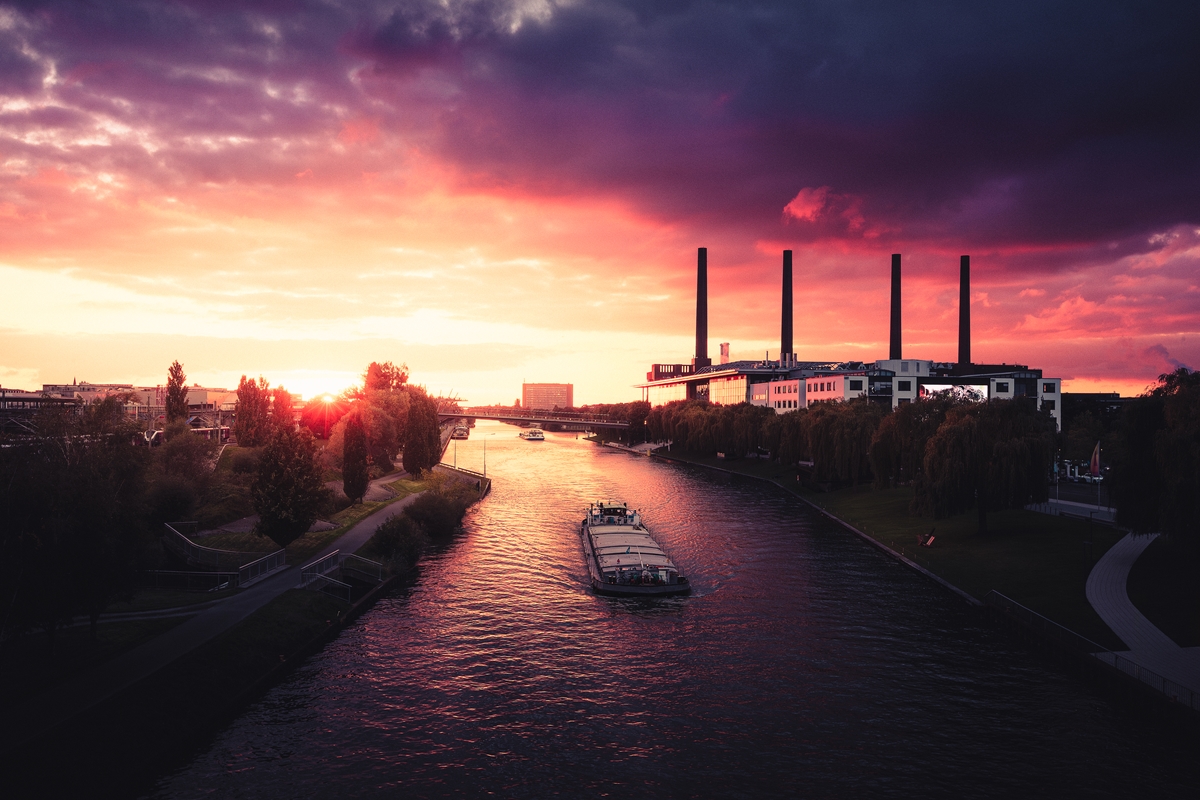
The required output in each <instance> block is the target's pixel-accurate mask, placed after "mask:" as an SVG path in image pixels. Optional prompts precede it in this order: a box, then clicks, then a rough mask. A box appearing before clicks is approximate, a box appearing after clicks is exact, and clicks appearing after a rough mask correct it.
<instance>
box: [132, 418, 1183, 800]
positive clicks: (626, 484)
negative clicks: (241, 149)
mask: <svg viewBox="0 0 1200 800" xmlns="http://www.w3.org/2000/svg"><path fill="white" fill-rule="evenodd" d="M516 433H517V430H516V429H515V428H513V427H511V426H507V425H503V424H500V423H486V422H481V423H479V425H478V426H477V427H476V428H475V429H474V430H473V431H472V433H471V438H470V440H468V441H465V442H457V443H456V450H455V449H452V450H451V451H448V452H447V460H451V459H453V458H456V459H457V461H458V464H459V465H460V466H464V467H469V468H472V469H476V470H479V469H481V468H482V467H483V459H484V452H483V451H484V448H485V447H486V459H487V472H488V474H489V475H490V476H492V477H494V479H495V487H494V491H493V492H492V494H491V495H490V496H489V497H488V498H486V499H485V500H484V501H483V502H482V503H480V504H479V505H477V506H476V507H475V508H473V509H472V511H471V512H470V513H469V515H468V518H467V520H466V525H465V532H464V533H463V534H462V535H461V536H459V537H458V538H457V539H456V540H455V541H454V543H453V544H451V545H450V546H448V547H446V548H444V549H442V550H440V551H438V552H435V553H432V554H430V555H429V556H428V557H427V558H426V560H425V561H424V562H423V563H422V566H421V569H420V573H419V577H418V578H417V580H416V581H415V583H414V584H413V585H412V586H410V587H408V588H406V589H404V590H401V591H398V592H397V593H395V594H394V595H393V596H390V597H387V598H385V599H383V600H381V601H380V602H379V603H378V604H377V605H375V606H374V607H373V608H372V609H371V610H370V611H368V612H367V613H365V614H364V615H363V616H362V617H360V618H359V619H358V620H357V621H356V622H355V623H354V624H352V625H350V626H349V627H347V629H346V630H345V631H344V632H343V633H342V634H341V635H340V636H339V637H338V638H337V639H336V640H335V641H334V642H332V643H330V644H329V645H328V646H326V647H325V648H324V649H323V650H322V651H321V652H320V653H319V654H317V655H315V656H313V657H312V658H310V659H308V660H307V661H306V662H305V663H304V664H303V665H302V666H300V667H299V668H298V669H297V670H296V671H295V672H294V673H292V674H291V675H290V676H289V677H288V678H287V679H286V680H285V681H284V682H282V683H281V684H280V685H278V686H276V687H275V688H273V689H272V690H271V691H270V692H268V693H267V694H266V695H265V696H264V697H263V698H262V699H260V700H259V701H257V702H255V703H254V704H252V705H251V706H250V707H248V708H247V709H246V710H245V712H244V713H243V714H241V716H240V717H238V719H236V720H235V721H234V722H232V723H231V724H230V725H229V726H227V727H226V728H225V729H224V730H222V731H220V732H219V733H218V734H216V735H215V737H214V738H213V740H212V741H211V742H210V743H209V744H208V745H207V746H206V747H205V748H204V749H202V750H201V751H198V752H196V753H195V754H194V758H193V759H192V760H191V762H190V763H188V764H187V765H186V766H184V767H182V768H181V769H179V770H177V771H176V772H174V773H172V774H170V775H167V776H163V777H162V778H161V779H160V781H159V782H158V784H157V786H156V788H155V790H154V792H153V794H152V796H153V797H160V798H193V797H195V798H199V797H214V796H217V797H239V798H259V797H261V798H275V797H305V798H308V797H378V796H411V797H431V796H462V795H468V796H475V795H484V794H494V795H497V796H504V797H541V796H553V795H561V796H578V795H584V796H603V795H616V796H633V797H643V796H652V795H656V796H733V797H738V796H741V797H754V796H761V795H764V794H766V795H772V796H777V795H802V796H817V797H867V796H871V797H893V796H894V797H909V796H914V795H921V796H925V797H959V796H964V795H965V796H969V797H1006V798H1007V797H1021V796H1026V797H1028V796H1074V795H1083V796H1122V797H1128V796H1143V797H1163V796H1189V795H1190V794H1191V793H1192V792H1193V791H1194V788H1193V787H1194V786H1195V785H1196V784H1197V780H1198V774H1200V773H1198V770H1197V767H1196V766H1195V764H1194V762H1195V753H1194V751H1193V748H1194V739H1193V740H1191V741H1190V742H1179V743H1176V740H1175V739H1174V738H1173V737H1172V736H1171V735H1169V734H1165V733H1160V732H1158V731H1157V729H1156V728H1155V727H1154V725H1153V724H1152V722H1150V721H1148V718H1147V717H1144V716H1140V715H1135V714H1131V713H1129V712H1128V711H1127V710H1126V709H1124V708H1123V707H1121V706H1119V705H1118V704H1115V703H1113V702H1110V701H1109V700H1108V699H1107V698H1106V697H1105V696H1103V695H1102V694H1100V693H1098V692H1097V691H1095V690H1093V689H1092V688H1090V687H1089V686H1087V685H1085V684H1083V683H1081V682H1080V681H1078V680H1077V679H1075V678H1073V677H1072V676H1070V675H1068V674H1065V673H1062V672H1059V671H1057V670H1056V669H1055V668H1054V667H1053V666H1052V665H1050V664H1049V663H1048V662H1046V661H1045V660H1044V659H1043V658H1041V657H1040V656H1038V655H1037V654H1035V653H1033V652H1031V651H1029V650H1028V649H1026V648H1025V647H1023V646H1022V645H1020V644H1019V643H1018V642H1016V641H1014V640H1013V639H1012V638H1011V636H1010V635H1009V634H1007V633H1005V632H1003V631H1000V630H997V629H995V628H993V627H992V626H990V625H988V624H987V623H986V621H985V620H984V619H983V618H982V617H981V615H979V613H978V612H976V611H974V610H972V609H970V608H968V607H967V606H965V604H963V603H962V602H961V601H960V600H958V599H956V598H954V597H953V596H952V595H950V594H949V593H948V592H946V591H945V590H943V589H941V588H939V587H937V586H935V585H933V584H932V583H931V582H929V581H928V580H927V579H925V578H923V577H920V576H918V575H916V574H914V573H912V572H910V571H909V570H907V569H906V568H905V567H903V566H901V565H899V564H897V563H896V562H894V561H892V560H891V559H888V558H886V557H884V556H882V555H881V554H879V553H878V552H876V551H875V550H873V549H872V548H870V547H868V546H866V545H865V544H863V543H862V542H860V541H858V540H857V539H855V538H854V537H852V536H850V535H849V534H847V533H846V532H844V531H843V530H841V529H839V528H837V527H836V526H834V525H832V524H830V523H829V522H827V521H825V520H823V519H821V518H819V517H817V516H815V515H814V514H812V513H811V512H809V511H808V510H807V509H806V508H805V507H803V506H802V504H800V503H799V502H798V501H796V500H795V499H793V498H791V497H789V496H787V495H786V494H785V493H784V492H782V491H780V490H778V489H776V488H775V487H772V486H770V485H767V484H762V483H759V482H754V481H750V480H744V479H736V478H729V477H727V476H723V475H721V474H719V473H711V472H708V471H704V470H700V469H693V468H689V467H682V466H675V465H671V464H665V463H661V462H656V461H652V460H651V459H646V458H639V457H634V456H630V455H627V454H625V453H621V452H617V451H613V450H612V449H610V448H603V447H598V446H596V445H594V444H592V443H590V442H587V441H585V440H583V439H582V438H580V439H576V438H575V435H574V434H554V433H552V434H547V440H546V441H545V442H541V443H538V442H526V441H524V440H521V439H518V438H517V437H516ZM452 447H453V446H452ZM602 498H603V499H608V498H614V499H620V500H624V501H627V502H629V504H630V505H631V506H633V507H636V508H639V509H641V511H642V513H643V516H644V518H645V520H646V522H647V525H648V527H649V528H650V530H651V531H652V532H653V533H654V535H655V537H656V538H657V539H658V541H659V542H660V544H662V545H663V547H664V548H665V549H666V550H667V552H668V553H669V554H670V555H671V556H672V558H673V559H674V560H675V562H676V563H677V564H678V565H679V567H680V570H681V572H682V573H684V574H686V575H689V576H690V577H691V581H692V584H693V586H694V591H693V594H692V595H691V596H688V597H682V598H671V599H659V600H624V599H609V598H602V597H597V596H594V595H593V594H592V593H591V592H590V590H589V589H588V587H587V570H586V568H585V566H584V563H583V557H582V550H581V547H580V542H579V535H578V529H579V522H580V519H581V517H582V511H583V509H584V507H586V505H587V503H588V502H589V501H593V500H597V499H602Z"/></svg>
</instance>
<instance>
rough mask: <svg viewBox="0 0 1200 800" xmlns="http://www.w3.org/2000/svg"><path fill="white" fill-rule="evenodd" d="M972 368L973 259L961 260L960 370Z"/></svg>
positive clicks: (964, 258)
mask: <svg viewBox="0 0 1200 800" xmlns="http://www.w3.org/2000/svg"><path fill="white" fill-rule="evenodd" d="M969 366H971V257H970V256H962V258H960V259H959V278H958V370H959V372H962V371H963V370H965V369H966V368H967V367H969Z"/></svg>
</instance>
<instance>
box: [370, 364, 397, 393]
mask: <svg viewBox="0 0 1200 800" xmlns="http://www.w3.org/2000/svg"><path fill="white" fill-rule="evenodd" d="M407 383H408V365H407V364H401V365H400V366H398V367H397V366H396V365H395V364H393V363H392V362H390V361H385V362H383V363H382V364H380V363H378V362H376V361H372V362H371V363H370V364H368V365H367V371H366V373H364V374H363V391H364V392H376V391H385V392H390V391H397V390H400V389H403V388H404V386H405V385H406V384H407Z"/></svg>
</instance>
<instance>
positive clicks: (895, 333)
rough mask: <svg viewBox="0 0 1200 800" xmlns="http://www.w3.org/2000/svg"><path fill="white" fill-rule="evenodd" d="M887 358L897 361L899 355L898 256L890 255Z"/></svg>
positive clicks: (900, 356) (895, 254) (896, 254)
mask: <svg viewBox="0 0 1200 800" xmlns="http://www.w3.org/2000/svg"><path fill="white" fill-rule="evenodd" d="M888 358H890V359H892V360H895V361H898V360H900V359H902V358H904V356H902V355H900V254H899V253H892V342H891V347H890V348H888Z"/></svg>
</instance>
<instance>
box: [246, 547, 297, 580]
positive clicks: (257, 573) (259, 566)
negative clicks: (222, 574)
mask: <svg viewBox="0 0 1200 800" xmlns="http://www.w3.org/2000/svg"><path fill="white" fill-rule="evenodd" d="M286 562H287V553H286V552H284V551H283V550H282V549H281V550H276V551H275V552H274V553H267V554H266V555H265V556H263V557H262V558H260V559H258V560H257V561H251V562H250V563H249V564H243V565H242V566H241V568H240V569H239V570H238V583H239V584H245V583H248V582H250V581H252V580H254V579H255V578H260V577H262V576H263V575H266V574H267V573H268V572H270V571H271V570H273V569H278V568H279V567H281V566H283V565H284V564H285V563H286Z"/></svg>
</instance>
